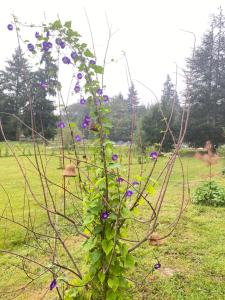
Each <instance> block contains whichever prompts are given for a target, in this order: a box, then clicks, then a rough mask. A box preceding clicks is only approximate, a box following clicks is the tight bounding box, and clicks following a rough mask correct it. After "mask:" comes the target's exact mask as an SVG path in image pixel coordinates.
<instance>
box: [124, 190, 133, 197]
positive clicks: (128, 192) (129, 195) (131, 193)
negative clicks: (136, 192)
mask: <svg viewBox="0 0 225 300" xmlns="http://www.w3.org/2000/svg"><path fill="white" fill-rule="evenodd" d="M132 195H133V192H132V191H131V190H127V191H126V193H125V196H126V197H131V196H132Z"/></svg>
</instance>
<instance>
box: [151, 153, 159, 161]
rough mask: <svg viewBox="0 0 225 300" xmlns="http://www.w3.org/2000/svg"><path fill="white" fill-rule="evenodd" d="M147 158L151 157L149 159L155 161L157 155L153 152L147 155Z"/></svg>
mask: <svg viewBox="0 0 225 300" xmlns="http://www.w3.org/2000/svg"><path fill="white" fill-rule="evenodd" d="M149 156H150V157H151V159H153V160H154V159H156V158H157V156H158V153H157V152H155V151H153V152H151V153H150V154H149Z"/></svg>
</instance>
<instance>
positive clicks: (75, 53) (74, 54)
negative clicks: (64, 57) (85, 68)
mask: <svg viewBox="0 0 225 300" xmlns="http://www.w3.org/2000/svg"><path fill="white" fill-rule="evenodd" d="M70 56H71V58H72V59H75V58H76V57H77V52H75V51H73V52H72V53H71V54H70Z"/></svg>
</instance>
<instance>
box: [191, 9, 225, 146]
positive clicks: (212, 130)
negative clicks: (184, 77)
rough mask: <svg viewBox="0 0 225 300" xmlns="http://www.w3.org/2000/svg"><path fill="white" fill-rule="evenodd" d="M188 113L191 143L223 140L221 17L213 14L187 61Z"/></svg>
mask: <svg viewBox="0 0 225 300" xmlns="http://www.w3.org/2000/svg"><path fill="white" fill-rule="evenodd" d="M187 68H188V72H189V88H188V93H189V97H190V103H191V113H190V118H189V127H188V131H187V135H186V140H187V141H188V142H191V143H192V144H193V145H195V146H202V145H204V143H205V141H206V140H212V141H213V142H214V144H219V143H224V142H225V136H224V129H223V128H224V124H225V80H224V78H225V17H224V15H223V13H222V10H221V9H220V10H219V13H218V15H214V16H213V17H212V19H211V22H210V29H209V30H208V31H207V32H206V33H205V34H204V36H203V39H202V42H201V45H200V46H199V47H198V48H197V49H196V51H195V55H194V57H193V58H190V59H188V60H187Z"/></svg>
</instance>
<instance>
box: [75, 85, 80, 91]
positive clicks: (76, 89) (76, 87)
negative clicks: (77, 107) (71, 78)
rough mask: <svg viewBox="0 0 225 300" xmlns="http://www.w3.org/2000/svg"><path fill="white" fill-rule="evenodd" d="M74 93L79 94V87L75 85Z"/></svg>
mask: <svg viewBox="0 0 225 300" xmlns="http://www.w3.org/2000/svg"><path fill="white" fill-rule="evenodd" d="M74 91H75V92H76V93H79V92H80V86H79V85H78V84H76V85H75V87H74Z"/></svg>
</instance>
